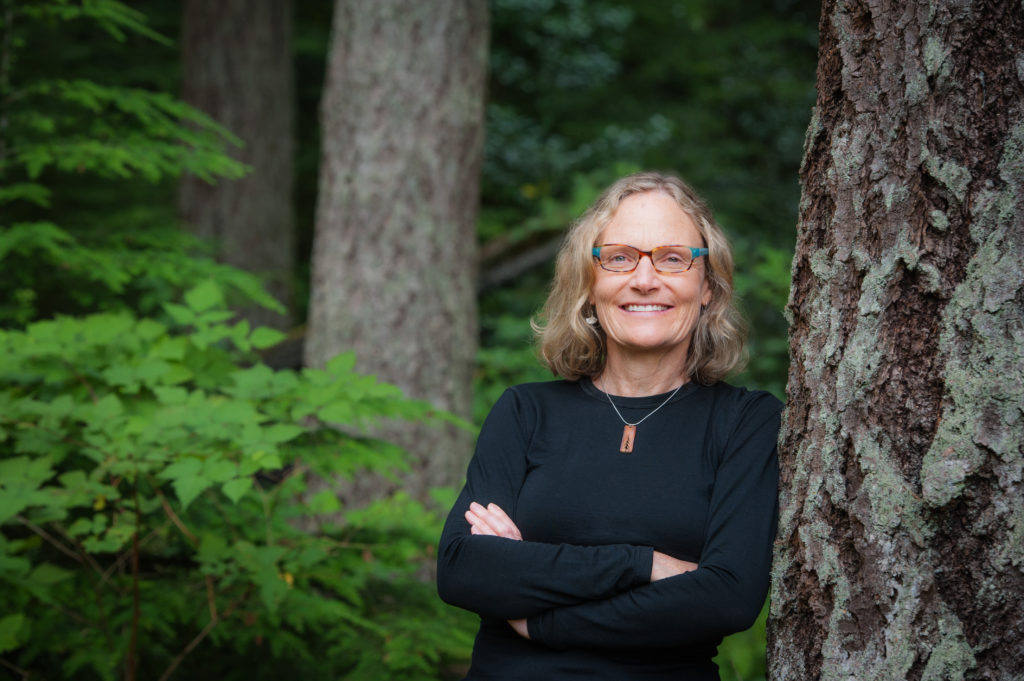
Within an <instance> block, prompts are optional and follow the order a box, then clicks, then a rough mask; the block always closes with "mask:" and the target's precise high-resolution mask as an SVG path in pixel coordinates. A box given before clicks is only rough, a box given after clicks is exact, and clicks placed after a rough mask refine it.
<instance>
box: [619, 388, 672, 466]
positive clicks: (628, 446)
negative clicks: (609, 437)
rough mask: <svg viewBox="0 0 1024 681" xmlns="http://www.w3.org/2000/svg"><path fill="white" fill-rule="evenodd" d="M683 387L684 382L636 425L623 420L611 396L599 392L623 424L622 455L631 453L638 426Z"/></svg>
mask: <svg viewBox="0 0 1024 681" xmlns="http://www.w3.org/2000/svg"><path fill="white" fill-rule="evenodd" d="M684 385H686V381H683V382H682V383H680V384H679V387H677V388H676V389H675V390H673V391H672V394H671V395H669V396H668V397H666V398H665V401H664V402H662V403H661V404H659V405H658V406H657V407H655V408H654V409H653V410H652V411H651V412H650V413H649V414H647V416H645V417H643V418H642V419H640V420H639V421H637V422H636V423H630V422H629V421H627V420H626V419H625V418H623V416H622V412H621V411H619V408H618V407H616V406H615V403H614V402H612V396H611V395H609V394H608V393H607V392H605V391H603V390H602V391H601V392H604V396H605V397H607V398H608V403H609V404H610V405H612V409H614V410H615V413H616V414H617V415H618V417H619V420H621V421H622V422H623V423H624V424H625V427H624V428H623V429H622V443H621V444H619V451H620V452H622V453H623V454H629V453H630V452H632V451H633V445H634V444H635V443H636V427H637V426H639V425H640V424H641V423H643V422H644V421H646V420H647V419H649V418H650V417H651V416H653V415H654V412H656V411H658V410H659V409H661V408H662V407H664V406H665V405H666V404H668V401H669V400H671V399H672V398H673V397H675V396H676V393H677V392H679V388H682V387H683V386H684Z"/></svg>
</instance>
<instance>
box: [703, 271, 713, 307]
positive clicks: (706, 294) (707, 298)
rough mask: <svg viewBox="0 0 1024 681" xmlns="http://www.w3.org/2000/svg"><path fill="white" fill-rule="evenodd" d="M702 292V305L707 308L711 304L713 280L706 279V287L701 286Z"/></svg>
mask: <svg viewBox="0 0 1024 681" xmlns="http://www.w3.org/2000/svg"><path fill="white" fill-rule="evenodd" d="M701 289H702V291H701V292H700V304H701V306H702V307H703V306H706V305H707V304H708V303H710V302H711V293H712V292H711V280H710V279H708V278H707V277H704V285H703V286H701Z"/></svg>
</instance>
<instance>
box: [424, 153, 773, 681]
mask: <svg viewBox="0 0 1024 681" xmlns="http://www.w3.org/2000/svg"><path fill="white" fill-rule="evenodd" d="M543 317H544V322H545V323H544V324H542V325H537V326H536V327H535V329H536V331H537V333H538V335H539V341H540V348H541V354H542V356H543V359H544V361H545V362H546V363H547V365H548V366H549V367H550V368H551V369H552V371H553V372H554V373H555V374H557V375H559V376H561V377H562V378H563V379H564V380H562V381H553V382H549V383H534V384H526V385H520V386H516V387H513V388H510V389H508V390H507V391H506V392H505V393H504V394H503V395H502V397H501V398H500V399H499V400H498V402H497V403H496V404H495V406H494V408H493V410H492V411H491V413H490V415H489V416H488V417H487V420H486V422H485V423H484V426H483V429H482V430H481V432H480V437H479V440H478V442H477V449H476V454H475V455H474V457H473V460H472V461H471V463H470V465H469V470H468V472H467V475H466V486H465V488H464V489H463V490H462V493H461V495H460V496H459V498H458V500H457V501H456V503H455V507H454V508H453V509H452V512H451V514H450V515H449V517H448V520H447V523H446V524H445V529H444V532H443V534H442V537H441V545H440V550H439V555H438V590H439V592H440V594H441V597H442V598H443V599H444V600H445V601H447V602H448V603H451V604H453V605H457V606H460V607H463V608H466V609H468V610H472V611H474V612H476V613H479V615H480V616H481V624H480V631H479V633H478V635H477V638H476V643H475V645H474V649H473V662H472V666H471V668H470V670H469V675H468V676H467V679H538V680H543V681H551V680H557V679H570V678H571V679H581V678H586V679H614V680H615V681H624V680H629V679H686V680H704V679H709V680H710V679H714V680H717V679H718V672H717V668H716V666H715V665H714V663H713V662H712V661H711V658H712V657H713V656H714V655H715V653H716V648H717V645H718V643H719V642H720V641H721V639H722V637H723V636H725V635H726V634H729V633H732V632H735V631H739V630H742V629H746V628H747V627H749V626H750V625H751V624H752V623H753V621H754V620H755V619H756V617H757V614H758V612H759V611H760V608H761V605H762V604H763V602H764V598H765V594H766V593H767V588H768V570H769V566H770V562H771V545H772V540H773V537H774V533H775V522H776V514H777V512H776V507H777V492H776V488H777V479H778V465H777V460H776V453H775V441H776V438H777V434H778V426H779V412H780V407H781V405H780V403H779V401H778V400H777V399H775V398H774V397H772V396H771V395H769V394H767V393H763V392H749V391H747V390H745V389H743V388H736V387H733V386H730V385H728V384H726V383H724V382H722V381H721V379H722V378H723V377H724V376H725V375H726V374H727V373H728V372H730V371H732V370H734V369H736V368H737V367H738V365H739V364H740V363H741V359H742V356H743V351H742V349H743V339H742V333H741V331H740V325H739V322H738V317H737V315H736V312H735V308H734V306H733V302H732V256H731V254H730V251H729V246H728V243H727V242H726V239H725V237H724V235H723V234H722V232H721V230H720V228H719V227H718V226H717V225H716V224H715V222H714V219H713V218H712V216H711V213H710V211H709V210H708V208H707V207H706V206H705V204H704V203H703V202H702V201H701V200H700V198H699V197H698V196H697V195H696V194H695V193H694V192H693V190H692V189H690V187H688V186H687V185H686V184H685V183H684V182H682V181H681V180H679V179H678V178H674V177H668V176H663V175H659V174H655V173H641V174H637V175H632V176H629V177H626V178H623V179H621V180H619V181H618V182H616V183H615V184H613V185H612V186H611V187H610V188H609V189H608V190H607V191H606V192H605V193H604V194H603V195H602V196H601V198H600V199H598V201H597V203H596V204H595V205H594V206H592V207H591V208H590V209H589V210H588V211H587V213H586V214H585V215H584V216H583V217H582V218H581V219H580V220H579V222H577V224H576V225H575V226H574V227H573V228H572V230H571V231H570V233H569V235H568V237H567V239H566V241H565V243H564V245H563V247H562V249H561V252H560V254H559V256H558V262H557V266H556V274H555V281H554V285H553V286H552V290H551V294H550V296H549V298H548V301H547V303H546V305H545V308H544V315H543Z"/></svg>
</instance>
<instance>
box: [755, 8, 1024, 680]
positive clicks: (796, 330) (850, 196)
mask: <svg viewBox="0 0 1024 681" xmlns="http://www.w3.org/2000/svg"><path fill="white" fill-rule="evenodd" d="M820 28H821V44H820V62H819V66H818V102H817V106H816V109H815V113H814V117H813V120H812V123H811V127H810V130H809V131H808V134H807V141H806V145H805V158H804V163H803V167H802V170H801V177H802V183H803V200H802V202H801V210H800V228H799V237H798V243H797V252H796V257H795V261H794V265H793V276H794V282H793V288H792V292H791V297H790V301H789V305H788V312H789V314H790V315H791V359H792V363H791V367H790V374H789V387H788V398H789V399H788V409H787V414H786V421H785V428H784V435H783V439H782V443H781V444H782V446H781V450H780V452H781V462H782V470H783V474H782V499H781V514H782V515H781V523H780V530H779V538H778V543H777V546H776V548H777V551H776V562H775V568H774V575H773V595H772V606H771V614H770V620H769V671H770V677H771V678H772V679H777V680H778V681H783V680H785V681H794V680H798V679H823V680H829V679H844V680H850V679H858V680H860V679H900V680H901V681H902V680H903V679H910V680H919V679H920V680H932V681H937V680H939V679H1006V680H1008V679H1011V678H1016V679H1019V678H1020V665H1021V660H1024V608H1022V607H1021V594H1022V593H1024V571H1022V570H1024V488H1022V482H1021V479H1022V469H1024V464H1022V461H1024V457H1022V442H1024V418H1022V417H1024V414H1022V405H1024V369H1022V367H1024V321H1022V320H1024V283H1022V282H1024V106H1022V95H1024V88H1022V80H1024V54H1022V51H1021V50H1022V48H1024V6H1022V5H1021V3H1020V2H1010V1H1008V0H1007V1H1002V2H977V3H966V2H954V1H952V0H949V1H945V2H924V1H922V0H915V1H909V2H908V1H906V0H884V1H871V2H868V1H848V2H843V1H837V0H827V1H826V2H825V4H824V9H823V13H822V19H821V27H820Z"/></svg>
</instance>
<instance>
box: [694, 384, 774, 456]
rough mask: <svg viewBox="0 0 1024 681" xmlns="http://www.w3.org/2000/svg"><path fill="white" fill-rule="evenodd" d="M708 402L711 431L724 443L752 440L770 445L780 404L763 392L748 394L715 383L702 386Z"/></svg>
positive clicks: (743, 390) (751, 391) (747, 392)
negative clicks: (724, 441)
mask: <svg viewBox="0 0 1024 681" xmlns="http://www.w3.org/2000/svg"><path fill="white" fill-rule="evenodd" d="M703 390H704V391H706V394H707V397H708V399H709V400H710V402H711V405H710V406H711V409H710V419H711V421H712V423H713V424H714V428H713V430H714V431H715V432H716V433H717V434H718V436H719V437H720V438H723V439H724V440H735V439H737V438H738V439H740V440H746V439H747V438H750V437H754V438H756V439H763V440H765V441H766V442H771V443H772V444H774V442H775V440H776V439H777V438H778V433H779V425H780V421H781V417H782V409H783V404H782V401H781V400H779V399H778V398H777V397H775V396H774V395H772V394H771V393H770V392H767V391H765V390H748V389H747V388H744V387H742V386H735V385H731V384H729V383H726V382H724V381H719V382H717V383H714V384H712V385H710V386H704V387H703Z"/></svg>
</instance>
